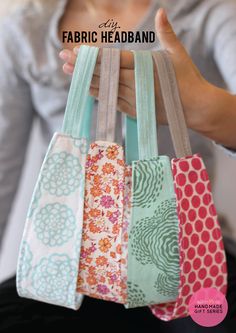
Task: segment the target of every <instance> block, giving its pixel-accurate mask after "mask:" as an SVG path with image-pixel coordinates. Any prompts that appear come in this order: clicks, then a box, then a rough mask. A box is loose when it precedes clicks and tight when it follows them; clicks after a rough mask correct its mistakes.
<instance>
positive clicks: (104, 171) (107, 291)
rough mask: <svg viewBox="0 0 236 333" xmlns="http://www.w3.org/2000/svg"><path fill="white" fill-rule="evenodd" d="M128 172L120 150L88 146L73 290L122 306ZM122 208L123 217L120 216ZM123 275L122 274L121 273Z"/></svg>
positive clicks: (107, 145) (108, 145)
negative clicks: (81, 227)
mask: <svg viewBox="0 0 236 333" xmlns="http://www.w3.org/2000/svg"><path fill="white" fill-rule="evenodd" d="M129 181H130V170H129V169H126V168H125V162H124V152H123V148H122V147H121V146H119V145H117V144H112V143H109V142H101V141H96V142H95V143H92V144H91V146H90V149H89V152H88V156H87V162H86V183H85V204H84V225H83V240H82V246H81V258H80V266H79V275H78V283H77V290H78V292H80V293H83V294H86V295H89V296H92V297H95V298H100V299H104V300H110V301H114V302H119V303H125V300H126V297H127V295H126V293H127V284H126V275H127V271H126V263H127V242H128V235H127V223H128V219H129V207H130V205H129V188H130V186H129V187H128V188H127V190H126V191H127V193H125V184H129ZM124 207H125V214H124ZM125 271H126V273H125Z"/></svg>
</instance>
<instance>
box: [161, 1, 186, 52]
mask: <svg viewBox="0 0 236 333" xmlns="http://www.w3.org/2000/svg"><path fill="white" fill-rule="evenodd" d="M155 25H156V33H157V38H158V39H159V41H160V43H161V46H162V48H164V49H165V50H167V51H169V52H170V53H175V54H176V52H178V53H179V52H180V53H182V52H184V48H183V46H182V44H181V42H180V41H179V40H178V38H177V36H176V34H175V32H174V30H173V28H172V26H171V24H170V22H169V21H168V18H167V15H166V12H165V10H164V9H163V8H160V9H159V10H158V11H157V14H156V18H155Z"/></svg>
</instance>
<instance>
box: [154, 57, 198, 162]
mask: <svg viewBox="0 0 236 333" xmlns="http://www.w3.org/2000/svg"><path fill="white" fill-rule="evenodd" d="M152 55H153V59H154V61H155V64H156V68H157V72H158V77H159V81H160V87H161V93H162V97H163V102H164V107H165V111H166V116H167V120H168V123H169V128H170V133H171V137H172V141H173V145H174V149H175V153H176V156H177V157H178V158H180V157H184V156H188V155H192V151H191V146H190V141H189V135H188V130H187V126H186V122H185V117H184V112H183V107H182V103H181V100H180V96H179V90H178V84H177V80H176V76H175V70H174V66H173V64H172V61H171V59H170V57H169V55H168V53H167V52H166V51H158V52H153V53H152Z"/></svg>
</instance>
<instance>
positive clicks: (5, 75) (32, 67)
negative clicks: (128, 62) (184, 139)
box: [0, 0, 236, 249]
mask: <svg viewBox="0 0 236 333" xmlns="http://www.w3.org/2000/svg"><path fill="white" fill-rule="evenodd" d="M66 3H67V0H50V1H42V6H41V7H40V6H36V4H35V3H34V2H31V3H30V4H27V5H24V6H21V7H18V8H16V9H15V10H14V11H12V12H11V13H10V14H8V15H7V16H6V17H5V18H4V19H2V20H1V22H0V58H1V66H0V242H1V238H2V235H3V231H4V228H5V226H6V223H7V220H8V216H9V213H10V209H11V205H12V202H13V199H14V195H15V193H16V190H17V186H18V183H19V179H20V174H21V169H22V166H23V163H24V156H25V151H26V147H27V143H28V140H29V134H30V130H31V127H32V121H33V119H34V117H35V116H36V115H37V116H38V117H39V119H40V124H41V130H42V138H43V140H44V142H45V151H46V147H47V145H48V143H49V141H50V139H51V137H52V135H53V133H54V132H55V131H57V130H60V127H61V124H62V119H63V114H64V110H65V105H66V99H67V94H68V89H69V84H70V80H71V78H70V77H69V76H67V75H65V74H63V72H62V61H61V60H60V59H59V57H58V53H59V51H60V50H61V48H62V45H61V42H60V40H59V37H58V22H59V19H60V17H61V16H62V15H63V12H64V8H65V5H66ZM160 5H162V6H164V7H166V9H167V12H168V14H169V18H170V20H171V21H172V23H173V26H174V28H175V31H176V33H177V35H178V36H179V38H180V39H181V40H182V42H183V43H184V45H185V47H186V48H187V50H188V52H189V53H190V55H191V57H192V59H193V60H194V62H195V63H196V65H197V66H198V68H199V69H200V71H201V72H202V74H203V75H204V76H205V78H206V79H207V80H209V81H210V82H212V83H213V84H215V85H217V86H220V87H224V88H225V87H228V88H229V89H230V90H231V91H232V92H236V58H235V54H236V38H235V37H236V1H233V0H232V1H230V0H198V1H197V0H156V1H154V0H153V1H152V3H151V5H150V9H149V11H148V13H147V14H146V15H145V16H144V18H143V21H142V22H140V24H139V26H138V27H137V30H155V29H154V16H155V13H156V11H157V9H158V8H159V7H160ZM120 47H122V48H126V49H135V48H143V49H158V47H159V44H158V42H157V43H156V44H143V45H132V44H126V45H120ZM192 88H193V89H194V87H192ZM158 132H159V150H160V152H161V153H165V154H169V155H170V156H172V155H173V149H172V144H171V142H170V139H169V134H168V131H167V128H166V127H160V128H159V130H158ZM190 134H191V141H192V147H193V151H194V152H200V153H201V154H202V155H203V157H204V158H205V162H206V164H207V165H208V167H209V171H211V166H212V152H211V148H210V145H209V142H208V141H207V140H206V139H204V138H202V137H200V136H199V135H197V134H195V133H192V132H190ZM233 244H234V243H233ZM235 249H236V247H235Z"/></svg>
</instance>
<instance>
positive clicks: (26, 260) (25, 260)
mask: <svg viewBox="0 0 236 333" xmlns="http://www.w3.org/2000/svg"><path fill="white" fill-rule="evenodd" d="M32 259H33V254H32V251H31V250H30V246H29V244H28V243H27V242H26V241H23V242H22V244H21V251H20V257H19V259H18V260H19V263H18V266H19V269H18V274H17V279H18V281H22V280H23V279H25V278H26V277H28V275H29V274H30V272H31V269H32Z"/></svg>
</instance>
